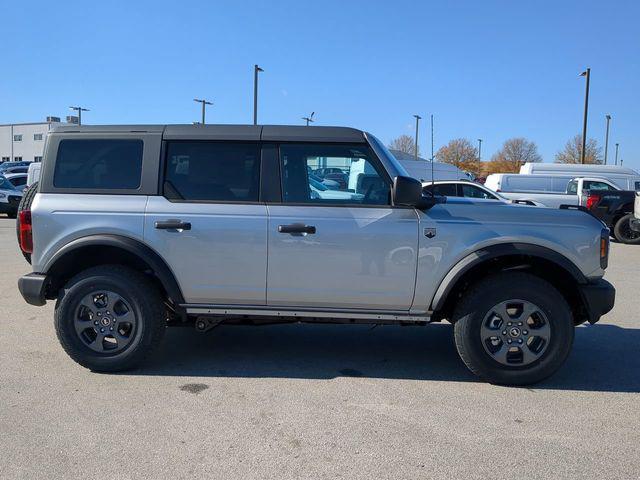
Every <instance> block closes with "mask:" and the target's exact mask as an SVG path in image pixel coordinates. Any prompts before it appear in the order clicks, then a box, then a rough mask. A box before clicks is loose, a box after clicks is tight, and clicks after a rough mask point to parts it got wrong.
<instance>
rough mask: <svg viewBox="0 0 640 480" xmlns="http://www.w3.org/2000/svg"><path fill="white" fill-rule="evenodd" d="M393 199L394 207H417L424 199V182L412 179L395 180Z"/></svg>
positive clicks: (399, 177)
mask: <svg viewBox="0 0 640 480" xmlns="http://www.w3.org/2000/svg"><path fill="white" fill-rule="evenodd" d="M391 198H392V200H393V204H394V205H400V206H405V207H417V206H418V204H419V203H420V201H421V199H422V182H420V180H416V179H415V178H411V177H403V176H397V177H396V178H394V179H393V188H392V190H391Z"/></svg>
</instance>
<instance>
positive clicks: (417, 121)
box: [413, 115, 422, 160]
mask: <svg viewBox="0 0 640 480" xmlns="http://www.w3.org/2000/svg"><path fill="white" fill-rule="evenodd" d="M414 117H415V119H416V145H415V149H414V152H413V153H414V156H415V159H416V160H418V123H419V122H420V120H422V117H421V116H420V115H414Z"/></svg>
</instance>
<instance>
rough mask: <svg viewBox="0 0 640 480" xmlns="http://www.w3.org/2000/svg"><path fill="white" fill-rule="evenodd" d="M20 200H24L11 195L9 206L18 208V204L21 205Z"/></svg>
mask: <svg viewBox="0 0 640 480" xmlns="http://www.w3.org/2000/svg"><path fill="white" fill-rule="evenodd" d="M20 200H22V197H18V196H16V195H9V205H11V206H12V207H16V208H18V204H19V203H20Z"/></svg>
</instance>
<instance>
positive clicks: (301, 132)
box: [52, 125, 365, 143]
mask: <svg viewBox="0 0 640 480" xmlns="http://www.w3.org/2000/svg"><path fill="white" fill-rule="evenodd" d="M52 132H53V133H56V134H59V133H75V134H80V133H87V134H96V133H160V134H162V135H163V138H165V139H167V140H180V139H182V140H188V139H192V140H254V141H257V140H263V141H280V142H282V141H286V142H337V143H362V142H364V141H365V135H364V132H363V131H361V130H358V129H355V128H349V127H320V126H308V127H307V126H303V125H71V126H70V125H61V126H56V127H54V128H53V129H52Z"/></svg>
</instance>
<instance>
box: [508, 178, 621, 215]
mask: <svg viewBox="0 0 640 480" xmlns="http://www.w3.org/2000/svg"><path fill="white" fill-rule="evenodd" d="M589 190H591V191H593V190H601V191H611V190H620V189H619V188H618V187H617V186H615V185H614V184H613V183H611V182H610V181H609V180H606V179H604V178H596V177H580V178H574V179H571V180H570V181H569V183H567V189H566V191H565V192H564V193H559V192H542V191H540V192H537V191H536V192H534V191H532V192H517V191H513V192H505V191H504V190H502V189H501V190H500V194H501V195H502V196H503V197H506V198H509V199H512V200H528V201H531V202H535V203H536V204H538V205H540V206H545V207H549V208H558V207H560V205H584V203H585V201H586V196H585V195H584V191H589Z"/></svg>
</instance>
